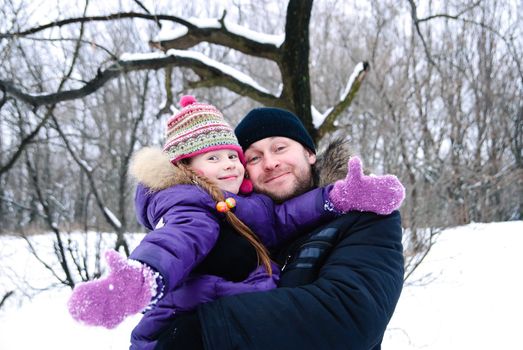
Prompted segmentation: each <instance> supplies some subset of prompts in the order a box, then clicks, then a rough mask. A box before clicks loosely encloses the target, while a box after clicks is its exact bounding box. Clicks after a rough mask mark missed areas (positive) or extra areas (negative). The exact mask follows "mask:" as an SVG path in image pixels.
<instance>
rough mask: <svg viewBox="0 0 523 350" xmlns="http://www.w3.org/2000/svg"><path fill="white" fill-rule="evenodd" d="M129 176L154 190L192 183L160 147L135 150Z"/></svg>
mask: <svg viewBox="0 0 523 350" xmlns="http://www.w3.org/2000/svg"><path fill="white" fill-rule="evenodd" d="M129 176H130V177H131V178H132V179H134V180H135V181H137V182H139V183H141V184H142V185H144V186H145V187H147V188H149V189H150V190H151V191H153V192H154V191H159V190H163V189H166V188H169V187H171V186H174V185H180V184H190V183H191V181H190V179H188V178H187V176H185V175H184V174H182V173H181V172H180V171H179V170H178V169H177V168H176V167H174V166H173V165H172V163H171V161H170V160H169V156H168V155H167V153H165V152H163V150H162V149H161V148H159V147H145V148H142V149H141V150H138V151H137V152H135V153H134V155H133V157H132V159H131V162H130V165H129Z"/></svg>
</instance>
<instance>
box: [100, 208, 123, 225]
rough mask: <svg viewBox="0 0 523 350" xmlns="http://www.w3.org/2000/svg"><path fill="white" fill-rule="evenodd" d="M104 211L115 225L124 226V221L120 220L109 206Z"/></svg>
mask: <svg viewBox="0 0 523 350" xmlns="http://www.w3.org/2000/svg"><path fill="white" fill-rule="evenodd" d="M104 213H105V215H106V216H107V217H108V218H109V219H110V220H111V225H112V226H113V227H118V228H121V227H122V223H121V222H120V220H118V218H117V217H116V215H114V213H113V212H112V211H111V210H110V209H109V208H107V207H104Z"/></svg>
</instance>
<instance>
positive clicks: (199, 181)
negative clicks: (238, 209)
mask: <svg viewBox="0 0 523 350" xmlns="http://www.w3.org/2000/svg"><path fill="white" fill-rule="evenodd" d="M175 166H176V167H177V168H178V169H180V171H181V172H182V173H183V174H184V175H185V176H186V177H187V179H188V183H190V184H195V185H197V186H200V187H201V188H203V189H204V190H205V191H207V192H208V193H209V194H210V195H211V197H212V198H213V199H214V200H215V201H216V202H221V201H224V200H225V197H224V195H223V191H222V190H221V189H220V188H218V186H216V185H215V184H213V183H212V182H210V181H209V180H207V179H206V178H205V177H203V176H199V175H198V174H196V173H195V172H194V171H193V170H192V169H191V168H190V167H188V166H187V165H186V164H183V163H181V162H180V163H178V164H176V165H175ZM225 218H226V219H227V221H228V222H229V224H231V226H232V227H233V228H234V229H235V230H236V232H238V233H239V234H240V235H242V236H243V237H245V238H246V239H247V240H248V241H249V243H250V244H252V246H253V247H254V249H255V250H256V254H257V256H258V264H262V265H263V266H264V267H265V269H266V270H267V272H268V273H269V275H272V267H271V258H270V257H269V252H268V251H267V248H265V246H264V245H263V244H262V243H261V242H260V239H259V238H258V236H257V235H256V234H255V233H254V232H253V231H252V230H251V229H250V228H249V227H248V226H247V225H245V223H244V222H243V221H241V220H240V219H238V217H237V216H236V215H235V214H234V213H233V212H232V211H230V210H229V211H227V212H225Z"/></svg>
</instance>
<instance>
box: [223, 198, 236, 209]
mask: <svg viewBox="0 0 523 350" xmlns="http://www.w3.org/2000/svg"><path fill="white" fill-rule="evenodd" d="M225 204H227V207H229V209H232V208H234V207H235V206H236V200H234V198H232V197H229V198H227V199H226V200H225Z"/></svg>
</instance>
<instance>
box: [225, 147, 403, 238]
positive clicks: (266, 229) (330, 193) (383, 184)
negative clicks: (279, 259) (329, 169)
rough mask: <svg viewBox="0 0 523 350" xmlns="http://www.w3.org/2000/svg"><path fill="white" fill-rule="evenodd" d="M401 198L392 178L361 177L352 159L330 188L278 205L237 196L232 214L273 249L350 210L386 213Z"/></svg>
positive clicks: (399, 187)
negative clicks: (344, 174) (341, 175)
mask: <svg viewBox="0 0 523 350" xmlns="http://www.w3.org/2000/svg"><path fill="white" fill-rule="evenodd" d="M404 198H405V188H404V187H403V185H402V184H401V182H400V181H399V180H398V178H397V177H396V176H393V175H384V176H373V175H371V176H365V175H364V174H363V171H362V165H361V161H360V159H359V158H358V157H352V158H351V159H350V160H349V163H348V174H347V177H346V178H345V179H344V180H340V181H337V182H336V183H335V184H334V185H330V186H326V187H324V188H317V189H314V190H312V191H309V192H307V193H305V194H303V195H301V196H298V197H295V198H292V199H290V200H288V201H286V202H284V203H283V204H280V205H276V204H274V203H273V202H272V200H270V199H269V198H268V197H266V196H263V195H260V194H254V195H251V196H249V197H240V198H239V199H238V201H237V208H236V212H235V213H236V215H237V216H238V217H239V218H240V219H241V220H242V221H244V222H245V223H246V224H247V225H248V226H249V227H251V229H252V230H253V231H254V232H256V233H257V234H258V236H259V237H260V239H261V240H262V241H263V243H264V244H265V245H266V246H267V247H273V246H275V245H277V244H278V243H280V242H284V241H286V240H287V239H290V238H292V237H294V236H296V235H299V234H300V233H301V232H305V231H309V230H310V229H312V228H314V227H316V226H318V225H319V224H321V223H322V222H325V220H328V219H332V218H334V216H336V215H340V214H344V213H347V212H349V211H352V210H356V211H368V212H373V213H376V214H381V215H386V214H390V213H392V212H393V211H394V210H396V209H398V208H399V207H400V205H401V203H402V202H403V199H404Z"/></svg>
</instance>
